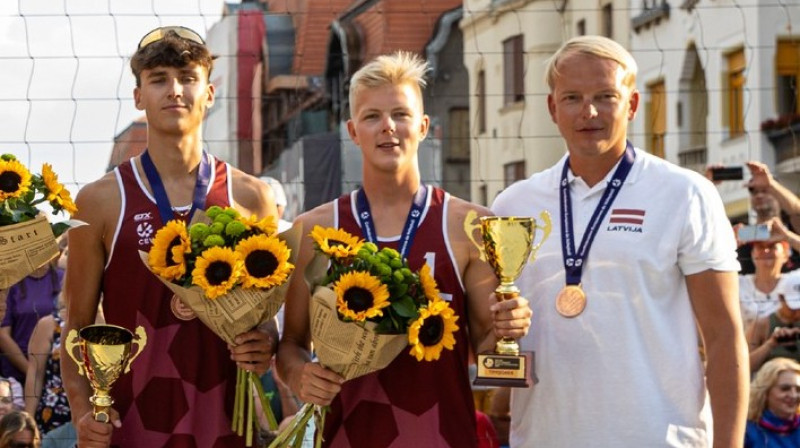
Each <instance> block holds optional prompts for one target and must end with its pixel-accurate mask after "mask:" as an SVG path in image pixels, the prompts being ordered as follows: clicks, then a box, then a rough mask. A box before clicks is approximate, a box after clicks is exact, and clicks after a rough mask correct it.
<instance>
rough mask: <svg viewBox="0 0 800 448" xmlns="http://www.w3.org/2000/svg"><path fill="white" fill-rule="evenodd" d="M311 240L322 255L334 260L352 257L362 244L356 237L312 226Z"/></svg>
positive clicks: (331, 229) (340, 230) (338, 230)
mask: <svg viewBox="0 0 800 448" xmlns="http://www.w3.org/2000/svg"><path fill="white" fill-rule="evenodd" d="M311 238H313V239H314V242H315V243H317V246H319V249H320V250H321V251H322V252H323V253H324V254H326V255H328V256H329V257H333V258H335V259H342V258H349V257H354V256H355V255H356V254H357V253H358V250H359V249H361V245H362V244H364V242H363V241H362V240H361V239H359V238H358V237H355V236H353V235H351V234H349V233H347V232H346V231H344V230H342V229H334V228H332V227H328V228H325V227H321V226H314V229H312V230H311Z"/></svg>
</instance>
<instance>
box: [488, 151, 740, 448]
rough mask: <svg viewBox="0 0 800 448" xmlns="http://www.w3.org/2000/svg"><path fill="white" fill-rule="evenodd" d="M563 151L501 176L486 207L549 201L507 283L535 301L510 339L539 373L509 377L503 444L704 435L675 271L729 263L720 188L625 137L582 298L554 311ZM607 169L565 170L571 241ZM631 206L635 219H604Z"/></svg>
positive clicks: (530, 212)
mask: <svg viewBox="0 0 800 448" xmlns="http://www.w3.org/2000/svg"><path fill="white" fill-rule="evenodd" d="M565 160H566V157H564V158H562V159H561V161H560V162H559V163H557V164H556V165H555V166H554V167H551V168H550V169H547V170H545V171H543V172H540V173H537V174H535V175H533V176H532V177H531V178H529V179H526V180H524V181H520V182H518V183H516V184H514V185H512V186H510V187H509V188H508V189H506V190H505V191H504V192H503V193H501V194H500V195H499V196H498V197H497V199H496V200H495V203H494V204H493V206H492V210H493V211H494V213H495V214H497V215H514V216H534V217H538V216H539V213H540V212H541V211H542V210H547V211H549V212H550V214H551V218H552V233H551V235H550V238H549V239H547V240H546V241H545V242H544V244H543V245H542V247H541V249H540V250H539V252H538V254H537V257H536V260H535V261H534V262H532V263H529V264H528V265H527V266H526V267H525V269H524V270H523V273H522V275H521V276H520V278H519V279H518V280H517V281H516V284H517V285H518V286H519V288H520V289H521V290H522V294H523V295H524V296H525V297H526V298H527V299H528V300H529V301H530V304H531V308H532V309H533V319H532V325H531V330H530V332H529V333H528V335H527V336H526V337H525V338H523V339H522V340H521V341H520V342H521V347H522V350H534V351H535V352H536V373H537V375H538V377H539V381H540V382H539V384H537V385H536V386H535V387H533V388H529V389H524V388H514V389H512V402H511V416H512V420H511V446H514V447H531V446H536V447H539V446H546V447H565V448H566V447H569V448H573V447H579V446H613V447H637V448H638V447H645V446H646V447H656V446H681V447H684V446H706V445H708V444H709V441H710V433H711V429H712V426H711V419H710V407H709V403H708V395H707V392H706V388H705V382H704V371H703V366H702V363H701V360H700V357H699V354H698V337H697V329H696V326H695V321H694V315H693V312H692V308H691V304H690V302H689V296H688V292H687V289H686V282H685V278H684V276H686V275H691V274H696V273H699V272H703V271H705V270H708V269H714V270H719V271H734V272H735V271H738V270H739V263H738V262H737V261H736V246H735V241H734V238H733V232H732V230H731V225H730V222H729V221H728V219H727V217H726V215H725V210H724V207H723V204H722V201H721V199H720V197H719V194H718V193H717V190H716V188H715V187H714V186H713V185H712V184H711V183H710V182H709V181H708V180H706V179H705V178H703V177H702V176H700V175H699V174H697V173H694V172H692V171H688V170H685V169H683V168H680V167H677V166H675V165H673V164H670V163H668V162H666V161H664V160H662V159H660V158H657V157H654V156H652V155H650V154H647V153H645V152H644V151H641V150H639V149H636V159H635V161H634V166H633V167H632V169H631V172H630V174H629V175H628V178H627V179H626V181H625V184H624V186H623V187H622V189H621V190H620V192H619V195H618V196H617V198H616V200H615V202H614V203H613V205H612V207H611V210H610V211H609V213H608V214H607V215H606V216H605V218H604V219H603V221H602V224H601V225H600V229H599V231H598V233H597V236H596V238H595V241H594V244H593V245H592V247H591V250H590V252H589V255H588V258H587V260H586V261H585V263H586V264H585V266H584V269H583V277H582V287H583V289H584V291H585V292H586V297H587V305H586V309H585V310H584V311H583V313H582V314H580V315H579V316H577V317H575V318H572V319H569V318H565V317H562V316H561V315H559V314H558V313H557V312H556V309H555V298H556V296H557V295H558V292H559V291H560V290H561V288H563V287H564V285H565V273H564V266H563V259H562V254H561V225H560V223H559V206H558V204H559V189H558V185H559V180H560V176H561V171H562V168H563V165H564V163H565ZM615 169H616V168H615ZM613 171H614V170H611V172H610V173H609V176H608V177H607V178H606V180H604V181H602V182H599V183H598V184H597V185H595V186H594V187H592V188H589V187H588V186H587V185H586V184H585V183H584V182H583V180H582V179H579V178H575V177H574V176H572V175H571V173H570V177H569V180H570V191H571V199H572V209H573V213H572V215H573V219H574V223H573V227H574V231H575V247H576V248H577V247H578V246H579V244H580V241H581V238H582V237H583V234H584V232H585V230H586V225H587V223H588V221H589V219H590V218H591V216H592V213H593V212H594V210H595V208H596V206H597V204H598V202H599V200H600V197H601V196H602V193H603V191H604V190H605V188H606V184H607V182H608V180H609V179H610V178H611V175H612V174H613ZM631 216H634V217H639V218H641V223H630V222H617V223H616V224H612V223H611V221H612V218H616V219H614V221H630V220H629V219H624V218H630V217H631ZM619 218H623V219H622V220H620V219H619ZM540 237H541V233H540V232H539V233H537V237H536V238H537V241H538V239H539V238H540Z"/></svg>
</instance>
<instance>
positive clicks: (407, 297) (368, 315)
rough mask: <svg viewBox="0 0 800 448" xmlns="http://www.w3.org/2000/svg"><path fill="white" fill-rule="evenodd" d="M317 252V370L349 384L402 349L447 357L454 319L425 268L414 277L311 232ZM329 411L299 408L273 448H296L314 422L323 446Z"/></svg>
mask: <svg viewBox="0 0 800 448" xmlns="http://www.w3.org/2000/svg"><path fill="white" fill-rule="evenodd" d="M311 238H312V239H313V240H314V248H315V250H316V252H317V255H316V256H315V258H314V260H313V261H312V262H311V263H310V265H309V268H308V269H307V271H306V277H307V278H308V280H309V284H310V285H312V286H314V288H313V295H312V297H311V302H310V322H311V338H312V340H313V342H314V350H315V353H316V355H317V358H318V359H319V362H320V364H322V365H324V366H325V367H326V368H328V369H330V370H333V371H334V372H336V373H338V374H339V375H341V376H342V377H344V379H345V380H351V379H353V378H357V377H359V376H362V375H366V374H368V373H372V372H375V371H377V370H380V369H382V368H384V367H386V366H388V365H389V363H391V362H392V360H394V359H395V357H397V356H398V355H399V354H400V353H401V352H402V351H403V350H405V349H406V348H408V347H410V351H409V354H410V355H411V356H414V357H415V358H416V359H417V361H435V360H438V359H439V356H440V355H441V353H442V350H445V349H447V350H452V349H453V347H454V345H455V337H454V336H453V334H454V333H455V332H456V331H457V330H458V325H457V324H456V321H457V320H458V316H456V315H455V313H454V311H453V309H452V308H450V305H449V304H448V302H446V301H445V300H443V299H442V298H441V295H440V293H439V290H438V287H437V285H436V280H434V278H433V276H432V274H431V268H430V266H428V265H427V264H425V265H423V266H422V267H421V268H420V269H419V270H418V271H416V272H415V271H412V270H411V269H410V268H409V265H408V261H407V260H406V259H404V258H403V257H401V256H400V254H399V253H398V252H397V251H396V250H395V249H392V248H387V247H384V248H382V249H378V247H377V246H376V245H375V244H373V243H370V242H364V241H362V240H361V239H359V238H357V237H355V236H353V235H351V234H349V233H348V232H346V231H344V230H341V229H334V228H323V227H320V226H315V227H314V229H312V231H311ZM326 412H327V408H320V407H319V406H314V405H311V404H306V405H304V406H303V407H302V408H301V410H300V411H299V412H298V414H297V415H296V417H295V418H294V420H293V421H292V423H291V424H290V425H289V426H288V427H287V429H286V430H285V431H283V432H282V433H280V434H279V435H278V437H277V438H276V439H275V441H273V443H272V444H271V445H270V447H286V446H295V444H296V443H298V441H300V440H302V439H303V436H304V433H305V428H306V424H307V423H308V421H309V420H310V419H311V417H312V416H315V417H316V423H317V428H318V432H317V446H319V444H320V442H321V434H322V428H323V427H324V425H325V413H326Z"/></svg>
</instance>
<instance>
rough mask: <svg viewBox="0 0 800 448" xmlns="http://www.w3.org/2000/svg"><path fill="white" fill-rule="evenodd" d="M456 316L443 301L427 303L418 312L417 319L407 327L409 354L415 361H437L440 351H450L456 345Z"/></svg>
mask: <svg viewBox="0 0 800 448" xmlns="http://www.w3.org/2000/svg"><path fill="white" fill-rule="evenodd" d="M457 320H458V316H456V315H455V313H454V312H453V309H452V308H450V305H449V304H448V303H447V302H445V301H444V300H436V301H432V302H429V303H428V307H427V308H423V309H421V310H420V313H419V318H418V319H417V320H416V321H414V323H412V324H411V326H410V327H408V343H409V344H410V345H411V351H410V352H409V354H411V355H412V356H414V357H416V358H417V361H422V360H423V359H425V361H434V360H437V359H439V355H440V354H441V353H442V349H445V348H446V349H448V350H452V349H453V346H454V345H455V343H456V339H455V337H453V333H455V332H456V331H458V325H456V321H457Z"/></svg>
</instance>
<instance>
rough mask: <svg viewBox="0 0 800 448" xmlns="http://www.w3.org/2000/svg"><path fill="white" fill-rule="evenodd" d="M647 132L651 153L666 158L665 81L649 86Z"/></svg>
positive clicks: (646, 110)
mask: <svg viewBox="0 0 800 448" xmlns="http://www.w3.org/2000/svg"><path fill="white" fill-rule="evenodd" d="M644 115H645V134H646V136H647V143H648V148H647V149H648V150H649V151H650V153H651V154H653V155H656V156H658V157H661V158H664V136H665V135H666V133H667V90H666V88H665V86H664V81H663V80H661V81H657V82H654V83H652V84H649V85H648V86H647V103H646V104H645V113H644Z"/></svg>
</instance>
